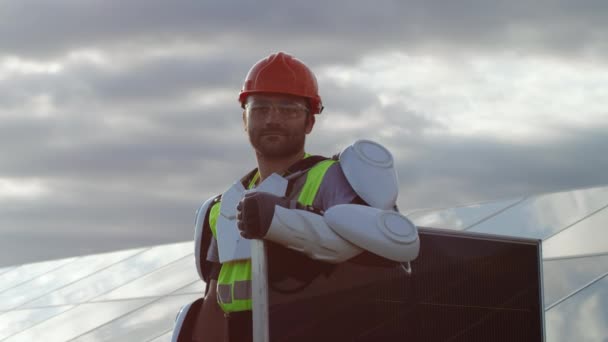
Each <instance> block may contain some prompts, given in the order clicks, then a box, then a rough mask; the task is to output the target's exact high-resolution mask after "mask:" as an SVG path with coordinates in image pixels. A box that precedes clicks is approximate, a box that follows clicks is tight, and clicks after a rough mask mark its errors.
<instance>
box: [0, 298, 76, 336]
mask: <svg viewBox="0 0 608 342" xmlns="http://www.w3.org/2000/svg"><path fill="white" fill-rule="evenodd" d="M72 307H73V306H71V305H64V306H54V307H50V308H41V309H29V310H13V311H9V312H7V313H4V314H0V340H2V339H4V338H7V337H9V336H11V335H14V334H16V333H18V332H20V331H23V330H25V329H27V328H29V327H31V326H33V325H35V324H37V323H40V322H42V321H44V320H46V319H49V318H51V317H53V316H56V315H58V314H60V313H62V312H64V311H66V310H69V309H71V308H72Z"/></svg>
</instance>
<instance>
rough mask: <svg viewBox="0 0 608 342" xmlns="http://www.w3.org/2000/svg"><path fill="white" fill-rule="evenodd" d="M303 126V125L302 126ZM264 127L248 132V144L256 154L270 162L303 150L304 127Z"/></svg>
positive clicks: (304, 139)
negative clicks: (249, 143)
mask: <svg viewBox="0 0 608 342" xmlns="http://www.w3.org/2000/svg"><path fill="white" fill-rule="evenodd" d="M304 125H305V124H304ZM304 125H302V127H295V128H291V129H289V128H284V127H264V128H254V129H250V130H249V131H248V134H249V142H251V146H253V148H254V149H255V151H256V153H258V154H260V155H261V156H262V157H264V158H266V159H270V160H276V159H284V158H287V157H291V156H293V155H295V154H297V153H299V152H300V151H302V150H303V149H304V143H305V141H306V132H305V127H304Z"/></svg>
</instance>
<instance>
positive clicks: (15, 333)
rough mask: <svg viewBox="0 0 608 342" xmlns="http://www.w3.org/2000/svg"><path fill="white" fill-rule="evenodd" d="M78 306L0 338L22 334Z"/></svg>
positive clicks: (0, 341) (5, 338)
mask: <svg viewBox="0 0 608 342" xmlns="http://www.w3.org/2000/svg"><path fill="white" fill-rule="evenodd" d="M77 307H78V305H74V306H73V307H71V308H69V309H67V310H65V311H62V312H59V313H57V314H56V315H52V316H50V317H47V318H45V319H43V320H41V321H40V322H36V323H34V324H32V325H30V326H28V327H27V328H23V329H21V330H19V331H15V332H14V333H12V334H10V335H8V336H6V337H4V338H3V339H1V340H0V342H2V341H5V340H8V339H9V338H11V337H13V336H15V335H18V334H20V333H22V332H24V331H26V330H28V329H32V328H33V327H35V326H37V325H40V324H42V323H44V322H46V321H48V320H50V319H53V318H55V317H57V316H59V315H63V314H65V313H66V312H68V311H71V310H74V309H76V308H77Z"/></svg>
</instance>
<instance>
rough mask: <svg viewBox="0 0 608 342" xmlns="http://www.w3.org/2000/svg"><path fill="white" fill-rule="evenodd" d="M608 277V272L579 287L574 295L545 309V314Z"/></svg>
mask: <svg viewBox="0 0 608 342" xmlns="http://www.w3.org/2000/svg"><path fill="white" fill-rule="evenodd" d="M607 276H608V272H605V273H603V274H602V275H600V276H598V277H596V278H595V279H593V280H591V281H590V282H588V283H587V284H585V285H583V286H581V287H579V288H578V289H576V290H574V291H573V292H572V293H570V294H568V295H567V296H565V297H563V298H561V299H559V300H557V301H556V302H555V303H553V304H551V305H549V306H548V307H547V308H545V312H547V311H549V310H551V309H553V308H554V307H556V306H557V305H559V304H561V303H563V302H565V301H567V300H568V299H570V298H572V297H574V296H576V295H577V294H578V293H580V292H582V291H584V290H585V289H586V288H588V287H590V286H592V285H593V284H595V283H597V282H598V281H601V280H602V279H604V278H606V277H607Z"/></svg>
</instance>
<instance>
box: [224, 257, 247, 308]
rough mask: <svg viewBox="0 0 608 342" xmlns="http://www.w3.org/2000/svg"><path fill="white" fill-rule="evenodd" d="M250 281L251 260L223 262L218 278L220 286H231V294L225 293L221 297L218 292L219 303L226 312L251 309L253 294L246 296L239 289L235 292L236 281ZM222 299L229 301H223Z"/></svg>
mask: <svg viewBox="0 0 608 342" xmlns="http://www.w3.org/2000/svg"><path fill="white" fill-rule="evenodd" d="M249 281H251V260H237V261H230V262H226V263H224V264H222V268H221V270H220V275H219V277H218V280H217V283H218V288H219V287H220V286H222V287H224V288H225V286H229V287H230V293H229V294H226V293H224V294H223V295H222V296H221V297H220V295H219V292H218V298H217V299H218V304H219V305H220V307H221V308H222V310H224V312H235V311H246V310H251V308H252V301H251V295H249V296H248V297H249V298H246V296H244V295H243V293H241V292H242V291H241V290H238V289H237V293H234V290H235V289H234V284H235V283H238V282H249ZM222 297H223V298H222ZM222 299H224V300H226V301H227V302H223V301H222Z"/></svg>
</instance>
